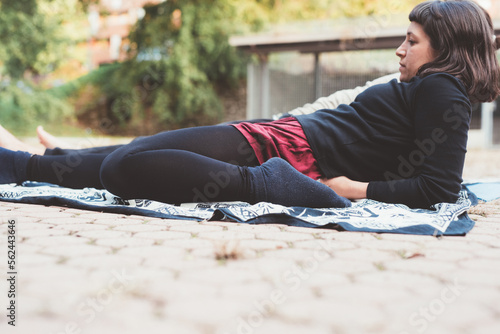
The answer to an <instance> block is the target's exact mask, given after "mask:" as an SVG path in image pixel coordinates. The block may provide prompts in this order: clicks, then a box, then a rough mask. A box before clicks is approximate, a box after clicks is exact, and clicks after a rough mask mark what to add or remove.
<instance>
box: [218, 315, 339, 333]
mask: <svg viewBox="0 0 500 334" xmlns="http://www.w3.org/2000/svg"><path fill="white" fill-rule="evenodd" d="M233 333H253V334H277V333H280V334H281V333H286V334H303V333H314V334H332V333H335V332H333V331H332V329H331V327H329V326H325V325H323V326H321V325H318V324H300V323H299V324H297V323H296V322H292V321H289V322H284V321H280V320H278V319H274V318H272V317H266V316H263V315H261V314H260V313H259V312H253V313H251V314H249V315H248V317H246V318H242V317H238V318H237V320H236V321H233V324H232V325H225V326H221V328H218V329H217V331H216V333H215V334H233Z"/></svg>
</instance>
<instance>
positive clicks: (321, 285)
mask: <svg viewBox="0 0 500 334" xmlns="http://www.w3.org/2000/svg"><path fill="white" fill-rule="evenodd" d="M350 281H351V280H350V279H349V277H348V276H347V275H345V274H340V273H332V272H327V271H325V270H318V271H314V272H312V273H311V275H310V277H309V278H308V279H307V282H306V284H307V286H310V287H312V288H314V289H316V290H315V291H317V292H318V293H320V294H321V296H325V294H324V293H323V292H324V289H325V288H327V289H328V288H330V287H338V286H339V285H340V286H344V285H345V284H348V283H350Z"/></svg>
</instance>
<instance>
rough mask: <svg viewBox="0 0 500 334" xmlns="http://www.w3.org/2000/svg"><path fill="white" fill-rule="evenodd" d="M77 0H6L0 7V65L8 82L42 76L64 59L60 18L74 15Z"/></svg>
mask: <svg viewBox="0 0 500 334" xmlns="http://www.w3.org/2000/svg"><path fill="white" fill-rule="evenodd" d="M76 4H77V0H69V1H65V0H6V1H2V2H1V4H0V62H1V63H2V64H3V72H4V74H6V75H8V76H9V77H11V78H12V79H19V78H22V77H23V75H24V74H25V73H26V71H29V72H31V74H34V75H38V74H45V73H49V72H50V71H52V70H53V69H54V68H55V67H56V66H57V65H58V63H59V62H60V61H61V60H62V59H63V58H64V57H65V56H67V53H66V52H65V51H66V50H67V49H68V48H67V45H68V43H69V39H68V38H67V36H66V35H65V34H66V31H68V29H62V24H63V18H65V19H67V20H68V19H71V18H72V16H74V15H77V13H78V11H77V8H75V5H76Z"/></svg>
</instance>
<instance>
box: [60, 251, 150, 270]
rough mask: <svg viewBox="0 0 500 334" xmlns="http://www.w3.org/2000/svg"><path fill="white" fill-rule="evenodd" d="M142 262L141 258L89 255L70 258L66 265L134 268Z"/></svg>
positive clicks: (116, 255)
mask: <svg viewBox="0 0 500 334" xmlns="http://www.w3.org/2000/svg"><path fill="white" fill-rule="evenodd" d="M141 262H142V258H141V257H139V256H129V255H127V256H125V255H119V254H113V255H109V256H101V255H87V256H82V257H74V258H69V259H68V260H67V261H66V264H67V265H69V266H74V267H79V268H106V269H108V268H121V267H133V266H137V265H139V264H140V263H141Z"/></svg>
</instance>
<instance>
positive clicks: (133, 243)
mask: <svg viewBox="0 0 500 334" xmlns="http://www.w3.org/2000/svg"><path fill="white" fill-rule="evenodd" d="M93 243H95V244H96V245H99V246H108V247H112V248H114V249H120V248H128V247H130V248H135V247H141V246H151V245H153V244H154V243H155V240H153V239H146V238H134V237H124V238H104V239H96V240H95V241H93Z"/></svg>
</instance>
